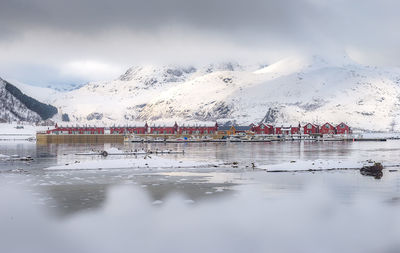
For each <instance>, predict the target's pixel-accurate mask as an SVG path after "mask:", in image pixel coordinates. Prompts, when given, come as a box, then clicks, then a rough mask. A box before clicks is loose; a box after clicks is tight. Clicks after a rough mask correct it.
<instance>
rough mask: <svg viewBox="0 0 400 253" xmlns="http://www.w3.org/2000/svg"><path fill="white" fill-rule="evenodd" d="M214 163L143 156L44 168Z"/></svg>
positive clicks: (78, 168)
mask: <svg viewBox="0 0 400 253" xmlns="http://www.w3.org/2000/svg"><path fill="white" fill-rule="evenodd" d="M215 166H218V165H217V164H216V163H205V162H197V161H181V160H174V159H167V158H162V157H158V156H145V157H140V158H136V159H100V160H95V161H87V162H79V161H77V162H75V163H70V164H65V165H58V166H53V167H49V168H46V169H45V170H96V169H128V168H160V169H162V168H201V167H215Z"/></svg>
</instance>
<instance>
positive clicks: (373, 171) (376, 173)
mask: <svg viewBox="0 0 400 253" xmlns="http://www.w3.org/2000/svg"><path fill="white" fill-rule="evenodd" d="M382 170H383V165H382V164H381V163H374V165H371V166H364V167H362V168H361V169H360V173H361V175H363V176H371V177H374V178H375V179H381V178H382V176H383V172H382Z"/></svg>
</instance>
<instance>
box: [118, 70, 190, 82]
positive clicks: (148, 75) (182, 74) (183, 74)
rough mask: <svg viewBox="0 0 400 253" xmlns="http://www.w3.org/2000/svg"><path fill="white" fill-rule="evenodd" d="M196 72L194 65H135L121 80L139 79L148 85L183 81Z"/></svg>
mask: <svg viewBox="0 0 400 253" xmlns="http://www.w3.org/2000/svg"><path fill="white" fill-rule="evenodd" d="M194 72H196V68H194V67H193V66H187V67H181V66H154V65H146V66H134V67H131V68H129V69H128V70H127V71H126V72H125V73H124V74H123V75H121V76H120V77H119V80H120V81H138V82H140V83H142V84H144V85H146V86H151V85H155V84H157V83H168V82H181V81H185V80H186V78H187V77H188V76H190V75H191V74H192V73H194Z"/></svg>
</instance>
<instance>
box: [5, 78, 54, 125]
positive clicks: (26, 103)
mask: <svg viewBox="0 0 400 253" xmlns="http://www.w3.org/2000/svg"><path fill="white" fill-rule="evenodd" d="M0 105H1V107H0V119H2V121H10V120H11V121H12V120H18V121H29V122H37V121H40V120H46V119H49V118H51V117H53V116H54V115H55V114H57V112H58V110H57V108H56V107H54V106H51V105H48V104H44V103H42V102H39V101H37V100H36V99H34V98H32V97H30V96H27V95H25V94H24V93H23V92H22V91H21V90H20V89H18V88H17V87H15V86H14V85H12V84H11V83H9V82H7V81H5V80H3V79H1V78H0Z"/></svg>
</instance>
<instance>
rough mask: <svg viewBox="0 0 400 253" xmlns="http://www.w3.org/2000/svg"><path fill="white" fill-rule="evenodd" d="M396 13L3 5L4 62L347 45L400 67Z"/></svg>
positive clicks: (298, 7)
mask: <svg viewBox="0 0 400 253" xmlns="http://www.w3.org/2000/svg"><path fill="white" fill-rule="evenodd" d="M398 9H400V2H399V1H397V0H381V1H376V0H353V1H348V0H326V1H325V0H247V1H245V0H241V1H238V0H143V1H139V0H114V1H111V0H69V1H66V0H1V1H0V60H1V61H7V59H11V57H12V58H13V59H12V60H14V61H15V62H14V63H15V65H17V64H18V63H19V62H22V63H29V64H35V62H38V61H39V59H40V64H42V65H43V64H47V65H49V67H52V68H57V65H61V64H63V63H64V61H68V60H74V59H76V58H78V59H81V58H85V59H92V58H94V59H101V60H102V61H110V62H112V63H113V64H120V65H131V64H135V60H136V61H146V62H154V61H169V60H175V59H176V58H185V59H189V60H190V59H192V58H195V57H197V58H201V57H204V58H207V56H208V58H207V59H210V58H213V57H214V58H218V57H225V56H227V55H230V56H232V58H235V54H238V55H239V54H240V57H242V58H246V57H248V58H252V57H254V56H257V55H259V57H266V58H268V55H270V56H271V55H273V57H272V58H276V57H277V55H279V54H281V53H282V52H285V51H286V52H289V53H291V52H294V51H300V52H309V51H310V52H315V51H317V52H318V53H319V52H322V53H337V52H344V51H346V50H349V49H351V50H353V52H357V55H358V56H359V59H362V60H363V61H365V62H367V63H371V64H390V65H400V60H398V59H400V52H399V50H398V45H399V44H400V34H399V33H397V32H396V31H397V28H398V27H399V25H400V15H398V14H397V10H398ZM27 34H28V35H27ZM10 50H11V51H10ZM2 55H3V57H2ZM4 55H6V56H4ZM285 56H286V55H285ZM7 57H8V58H7ZM266 60H268V59H266ZM3 64H5V63H4V62H3ZM1 75H2V73H0V76H1Z"/></svg>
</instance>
